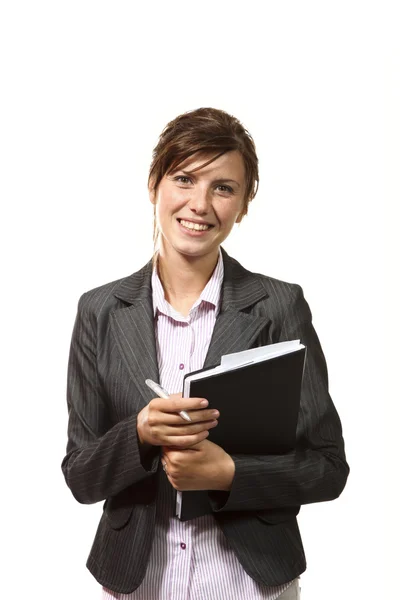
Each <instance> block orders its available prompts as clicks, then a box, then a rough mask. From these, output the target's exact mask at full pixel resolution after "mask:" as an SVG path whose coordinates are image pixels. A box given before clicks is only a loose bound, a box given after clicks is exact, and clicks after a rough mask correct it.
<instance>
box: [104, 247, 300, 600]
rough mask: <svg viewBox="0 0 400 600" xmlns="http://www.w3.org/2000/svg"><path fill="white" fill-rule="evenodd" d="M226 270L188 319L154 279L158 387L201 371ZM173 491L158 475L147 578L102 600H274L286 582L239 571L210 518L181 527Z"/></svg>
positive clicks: (175, 388) (172, 388) (218, 272)
mask: <svg viewBox="0 0 400 600" xmlns="http://www.w3.org/2000/svg"><path fill="white" fill-rule="evenodd" d="M223 276H224V267H223V261H222V255H221V252H220V254H219V259H218V262H217V266H216V268H215V269H214V272H213V274H212V276H211V278H210V280H209V281H208V283H207V285H206V286H205V288H204V289H203V291H202V293H201V295H200V297H199V298H198V300H197V301H196V302H195V303H194V304H193V306H192V308H191V309H190V312H189V315H188V316H187V317H184V316H182V315H181V314H180V313H178V312H177V311H176V310H174V309H173V308H172V306H171V305H170V304H169V303H168V302H167V301H166V299H165V295H164V290H163V287H162V284H161V281H160V279H159V277H158V275H157V271H156V270H154V272H153V277H152V287H153V306H154V317H155V331H156V343H157V358H158V366H159V371H160V383H161V386H162V387H164V388H165V389H167V390H168V391H169V392H170V393H171V394H172V393H178V392H181V391H182V387H183V377H184V375H185V374H186V373H189V372H190V371H195V370H197V369H201V368H202V366H203V363H204V360H205V357H206V354H207V350H208V347H209V345H210V340H211V335H212V332H213V329H214V325H215V321H216V318H217V314H218V311H219V305H220V296H221V286H222V280H223ZM174 515H175V494H174V489H173V488H172V486H171V484H170V483H169V481H168V479H167V477H164V476H162V479H161V483H160V486H159V490H158V496H157V513H156V524H155V534H154V541H153V546H152V550H151V554H150V559H149V564H148V567H147V571H146V575H145V578H144V580H143V582H142V584H141V585H140V586H139V587H138V589H137V590H135V591H134V592H132V593H131V594H118V593H111V592H109V591H108V590H105V589H103V600H112V599H114V598H117V599H119V600H225V599H226V600H235V599H240V600H242V599H243V598H249V599H251V600H274V599H275V598H278V597H279V596H280V594H282V593H283V592H284V591H285V590H286V589H287V588H288V587H289V585H290V583H287V584H284V585H281V586H274V587H267V586H264V585H261V584H259V583H257V582H256V581H254V580H253V579H252V578H251V577H250V576H249V575H247V573H246V572H245V570H244V569H243V567H242V566H241V564H240V562H239V560H238V559H237V558H236V555H235V553H234V552H233V550H231V548H230V547H229V545H228V543H227V541H226V539H225V536H224V535H223V533H222V531H221V530H220V528H219V527H218V524H217V522H216V521H215V519H214V517H213V515H205V516H203V517H199V518H197V519H193V520H191V521H186V522H182V521H180V520H179V519H177V518H176V517H175V516H174Z"/></svg>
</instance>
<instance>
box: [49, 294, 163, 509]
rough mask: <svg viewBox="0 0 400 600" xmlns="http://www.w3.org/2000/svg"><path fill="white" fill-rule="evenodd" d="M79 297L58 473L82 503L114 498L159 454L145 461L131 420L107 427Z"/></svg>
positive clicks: (92, 331)
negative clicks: (64, 439)
mask: <svg viewBox="0 0 400 600" xmlns="http://www.w3.org/2000/svg"><path fill="white" fill-rule="evenodd" d="M89 306H90V303H89V302H88V301H87V298H86V295H85V294H84V295H83V296H82V297H81V299H80V301H79V304H78V313H77V316H76V320H75V326H74V329H73V334H72V340H71V348H70V355H69V363H68V380H67V404H68V413H69V419H68V443H67V454H66V456H65V458H64V460H63V461H62V466H61V468H62V471H63V474H64V477H65V480H66V483H67V485H68V487H69V488H70V490H71V492H72V494H73V495H74V497H75V498H76V499H77V500H78V501H79V502H81V503H84V504H91V503H94V502H98V501H101V500H105V499H106V498H108V497H110V496H115V495H117V494H118V493H119V492H121V491H122V490H124V489H125V488H127V487H128V486H130V485H132V484H135V483H137V482H140V481H142V480H144V479H146V478H148V477H150V476H151V475H153V474H154V473H155V472H156V470H157V465H158V461H159V457H158V454H157V455H155V454H154V453H152V452H151V453H150V454H149V455H147V456H146V459H144V458H143V457H142V456H141V453H140V450H139V442H138V439H137V431H136V417H137V415H133V416H131V417H129V418H126V419H124V420H123V421H120V422H119V423H117V424H116V425H114V426H112V427H111V426H110V422H109V418H108V414H107V400H106V398H105V396H104V393H103V392H102V387H101V384H100V382H99V377H98V372H97V339H96V338H97V335H96V326H95V321H96V319H95V316H94V315H93V314H90V313H91V311H90V310H89ZM142 461H143V462H142Z"/></svg>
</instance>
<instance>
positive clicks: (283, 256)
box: [0, 0, 400, 600]
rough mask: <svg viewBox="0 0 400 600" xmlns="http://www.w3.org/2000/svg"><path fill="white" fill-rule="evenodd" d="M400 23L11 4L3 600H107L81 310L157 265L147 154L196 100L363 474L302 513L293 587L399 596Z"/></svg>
mask: <svg viewBox="0 0 400 600" xmlns="http://www.w3.org/2000/svg"><path fill="white" fill-rule="evenodd" d="M399 30H400V23H399V20H398V18H397V15H396V13H395V2H393V3H389V2H382V1H381V2H369V1H368V0H364V1H363V2H361V1H360V2H356V1H352V0H347V1H336V2H324V1H321V0H319V1H314V2H309V1H302V2H284V1H282V2H278V1H275V2H256V1H252V0H247V1H246V2H245V3H243V2H241V3H235V2H224V1H218V0H214V1H213V2H209V1H204V0H203V2H201V3H200V2H198V3H192V2H179V1H177V0H171V1H170V2H156V1H153V2H148V3H143V2H142V3H139V2H136V3H135V2H123V1H120V2H119V1H115V2H104V1H99V0H97V1H96V2H91V1H86V0H80V1H79V2H77V1H71V0H70V1H69V2H61V1H56V0H52V1H48V2H44V1H39V0H37V1H36V2H18V1H17V0H15V1H11V0H9V1H8V2H7V1H5V2H3V3H2V4H1V9H0V57H1V73H0V76H1V87H2V90H1V96H0V102H1V114H0V118H1V125H0V126H1V130H0V144H1V157H0V158H1V163H0V164H1V172H2V174H1V190H0V191H1V207H2V209H1V245H2V259H3V260H2V274H3V275H2V284H3V285H2V289H3V291H2V293H1V300H2V307H1V308H2V311H1V312H2V319H1V339H2V342H3V343H2V347H3V350H2V355H3V357H2V361H1V364H2V373H3V374H2V382H3V385H2V386H1V389H2V417H3V418H2V421H1V422H2V428H1V436H0V439H1V454H0V455H1V473H2V483H1V489H2V493H1V530H0V540H1V545H2V556H3V559H2V568H1V571H2V575H1V581H0V586H1V591H0V596H1V598H2V599H3V598H5V599H8V598H13V599H14V598H17V599H21V600H22V599H24V598H40V599H42V600H45V599H46V600H47V599H57V600H64V599H65V600H66V599H69V600H70V599H71V598H74V599H85V600H91V599H96V598H99V593H100V592H99V587H98V584H97V583H96V582H95V580H94V579H93V578H92V577H91V575H90V574H89V572H88V571H87V570H86V568H85V561H86V557H87V555H88V552H89V549H90V546H91V543H92V539H93V536H94V533H95V529H96V526H97V521H98V518H99V515H100V511H101V506H100V505H96V506H82V505H79V504H78V503H76V502H75V500H74V499H73V497H72V495H71V494H70V492H69V490H68V489H67V487H66V485H65V483H64V481H63V478H62V474H61V470H60V463H61V460H62V458H63V456H64V452H65V445H66V425H67V411H66V402H65V384H66V365H67V358H68V351H69V342H70V336H71V332H72V326H73V322H74V318H75V311H76V305H77V301H78V298H79V296H80V295H81V294H82V293H83V292H84V291H86V290H88V289H90V288H93V287H95V286H98V285H101V284H103V283H106V282H108V281H111V280H114V279H117V278H120V277H123V276H125V275H128V274H130V273H132V272H133V271H135V270H136V269H138V268H139V267H141V266H142V265H143V264H144V263H145V262H147V260H148V259H149V258H150V255H151V252H152V209H151V205H150V203H149V201H148V198H147V190H146V181H147V173H148V167H149V164H150V160H151V152H152V148H153V147H154V145H155V144H156V142H157V137H158V134H159V133H160V131H161V129H162V128H163V127H164V125H165V124H166V123H167V122H168V121H169V120H170V119H172V118H174V117H175V116H176V115H178V114H180V113H181V112H184V111H187V110H190V109H193V108H197V107H200V106H214V107H217V108H222V109H224V110H226V111H228V112H231V113H232V114H234V115H235V116H237V117H238V118H239V119H240V120H241V121H242V122H243V123H244V125H245V126H246V127H247V128H248V129H249V131H250V132H251V133H252V135H253V137H254V139H255V142H256V145H257V149H258V154H259V159H260V178H261V183H260V189H259V193H258V196H257V197H256V199H255V200H254V202H253V204H252V205H251V207H250V211H249V215H248V217H247V218H246V219H245V221H244V222H243V223H242V224H241V225H240V227H239V228H238V229H237V231H235V232H234V233H232V235H231V237H230V239H229V241H228V242H227V243H226V244H225V248H226V249H227V250H228V252H229V253H231V254H232V255H233V256H234V257H235V258H237V259H238V260H239V261H240V262H242V264H243V265H244V266H246V267H247V268H249V269H251V270H253V271H259V272H263V273H266V274H268V275H271V276H274V277H277V278H280V279H284V280H287V281H290V282H295V283H300V284H301V285H302V287H303V290H304V293H305V296H306V298H307V300H308V302H309V304H310V306H311V309H312V312H313V316H314V325H315V327H316V330H317V332H318V334H319V337H320V340H321V343H322V346H323V348H324V351H325V355H326V359H327V362H328V367H329V375H330V385H331V393H332V397H333V399H334V402H335V404H336V407H337V409H338V411H339V414H340V416H341V419H342V424H343V430H344V436H345V440H346V450H347V455H348V461H349V463H350V466H351V474H350V477H349V480H348V485H347V487H346V489H345V491H344V492H343V494H342V496H341V497H340V498H339V499H338V500H336V501H335V502H331V503H323V504H320V505H310V506H306V507H304V508H303V510H302V512H301V516H300V527H301V531H302V535H303V541H304V545H305V548H306V553H307V558H308V570H307V572H306V573H305V574H304V576H303V577H302V588H303V595H302V598H304V599H305V600H322V599H323V600H334V599H335V600H336V599H337V598H344V599H349V600H350V599H354V598H357V599H358V598H363V599H371V600H372V599H373V598H374V599H375V598H380V599H381V598H382V599H386V598H389V597H390V598H395V597H398V596H397V594H398V593H399V588H398V577H397V573H398V565H397V563H398V558H399V554H398V551H397V543H398V537H399V527H398V522H399V518H398V500H397V497H396V495H395V494H394V490H393V489H391V487H392V486H391V484H390V478H391V477H393V478H394V479H395V480H396V479H398V457H399V453H398V448H397V444H396V436H397V430H398V418H399V410H398V403H399V393H398V387H397V386H395V379H396V378H397V375H398V370H399V369H398V366H397V365H398V354H397V355H396V352H397V349H396V352H395V338H396V335H398V332H399V328H398V294H397V292H398V283H397V278H398V260H397V258H398V254H397V256H396V252H397V253H398V246H397V244H396V236H398V224H397V222H396V220H395V215H394V206H395V203H398V201H399V194H398V171H399V159H400V151H399V135H400V118H399V107H400V75H399V73H400V52H399V45H398V42H397V41H396V38H395V34H396V31H397V35H398V31H399ZM393 282H394V283H393ZM388 348H389V349H388ZM4 382H5V384H6V385H4ZM5 561H6V562H5ZM385 586H386V587H385Z"/></svg>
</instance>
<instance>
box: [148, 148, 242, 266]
mask: <svg viewBox="0 0 400 600" xmlns="http://www.w3.org/2000/svg"><path fill="white" fill-rule="evenodd" d="M210 158H212V156H210V155H204V154H199V155H195V156H194V157H190V158H189V159H188V160H186V161H185V162H184V163H182V164H181V165H179V168H178V169H177V170H176V171H173V172H170V173H168V174H167V175H164V177H163V178H162V180H161V182H160V184H159V186H158V188H157V191H156V192H154V191H150V200H151V202H152V203H153V204H155V206H156V219H157V225H158V228H159V230H160V233H161V249H162V250H165V252H167V253H168V255H169V256H171V252H172V253H179V254H181V255H185V256H186V257H187V258H190V257H193V258H195V257H196V258H200V257H203V256H210V255H215V256H216V255H217V254H218V249H219V246H220V244H221V243H222V242H223V241H224V240H225V239H226V238H227V237H228V235H229V233H230V231H231V229H232V227H233V225H234V224H235V223H236V222H239V221H240V216H241V212H242V210H243V206H244V192H245V185H246V182H245V167H244V163H243V158H242V155H241V154H240V152H238V151H236V150H235V151H233V152H228V153H226V154H223V155H222V156H220V157H219V158H217V159H216V160H214V161H213V162H211V163H210V164H209V165H207V166H205V167H202V168H199V167H201V165H203V164H204V163H206V162H207V161H208V160H210ZM196 169H198V170H196Z"/></svg>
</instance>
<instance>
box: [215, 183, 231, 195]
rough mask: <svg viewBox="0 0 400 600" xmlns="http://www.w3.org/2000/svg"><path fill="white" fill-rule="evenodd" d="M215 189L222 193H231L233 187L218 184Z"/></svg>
mask: <svg viewBox="0 0 400 600" xmlns="http://www.w3.org/2000/svg"><path fill="white" fill-rule="evenodd" d="M217 190H218V191H219V192H223V193H224V194H232V192H233V189H232V188H231V187H230V186H229V185H218V186H217Z"/></svg>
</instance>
